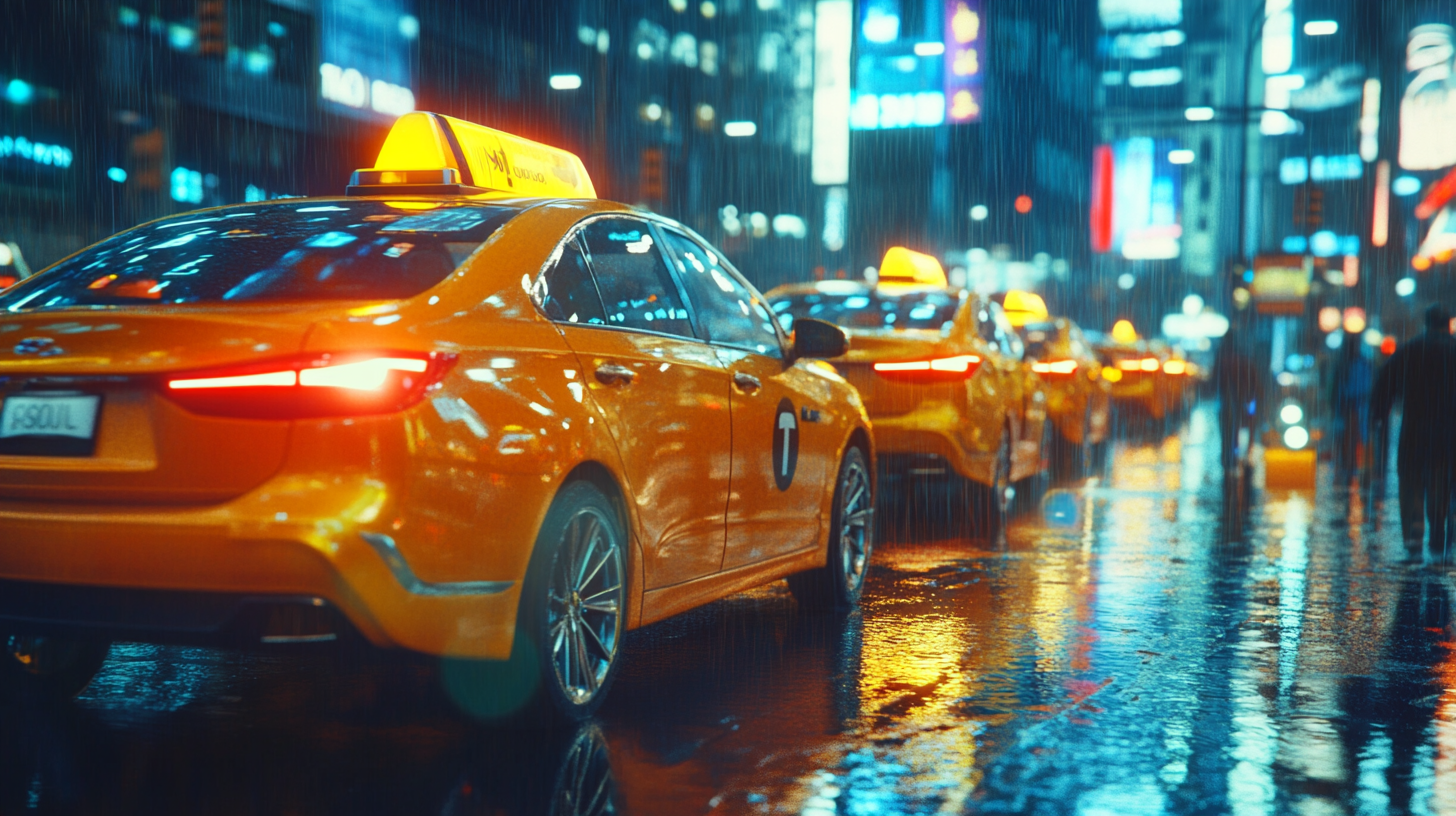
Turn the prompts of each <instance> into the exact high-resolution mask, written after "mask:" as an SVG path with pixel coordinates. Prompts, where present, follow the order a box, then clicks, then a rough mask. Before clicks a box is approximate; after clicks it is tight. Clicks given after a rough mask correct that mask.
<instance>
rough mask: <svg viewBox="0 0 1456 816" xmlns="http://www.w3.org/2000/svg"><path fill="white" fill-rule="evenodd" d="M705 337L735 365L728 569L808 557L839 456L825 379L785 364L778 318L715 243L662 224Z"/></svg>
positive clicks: (732, 376)
mask: <svg viewBox="0 0 1456 816" xmlns="http://www.w3.org/2000/svg"><path fill="white" fill-rule="evenodd" d="M659 231H660V233H661V235H662V236H663V242H664V243H665V244H666V245H667V247H668V249H669V250H670V252H671V255H672V256H673V260H674V265H675V268H676V270H677V273H678V276H679V278H680V279H681V281H682V283H683V287H684V289H685V290H686V291H687V294H688V298H689V299H690V301H691V303H692V306H693V310H694V313H695V317H696V318H697V323H698V329H699V333H700V334H702V335H704V336H705V337H707V339H708V341H709V342H710V343H712V344H713V347H714V349H715V350H716V351H717V354H718V357H719V359H721V360H722V361H723V363H724V365H725V366H726V367H727V369H728V376H729V379H730V383H731V400H732V407H733V477H732V490H731V492H730V494H729V499H728V544H727V549H726V553H725V555H724V560H723V569H725V570H729V569H733V568H735V567H742V566H746V565H749V564H754V563H758V562H761V561H764V560H767V559H770V558H774V557H775V556H780V555H786V554H789V553H793V552H798V551H802V550H804V549H807V548H809V547H812V546H814V545H815V544H817V543H818V540H819V524H820V516H821V514H822V512H823V510H824V508H823V506H822V505H823V504H824V499H823V497H824V495H825V481H824V480H825V478H826V474H827V473H830V472H833V471H832V470H831V468H832V467H833V466H834V464H835V463H833V462H831V461H830V460H831V458H832V457H833V456H834V454H835V452H836V451H837V450H838V443H839V440H838V439H836V438H834V436H835V434H836V433H837V431H836V429H837V427H838V426H837V424H834V423H830V422H827V421H826V420H828V418H829V417H830V413H829V410H828V406H825V405H823V404H822V401H823V397H822V396H821V395H822V394H823V393H824V392H825V388H824V381H823V380H822V379H821V378H819V377H817V376H815V375H814V374H811V373H810V372H808V371H806V370H805V369H804V368H803V367H802V366H794V365H786V364H785V353H784V348H783V344H782V342H781V338H780V335H779V333H778V331H777V329H776V328H775V321H774V317H773V314H772V312H771V311H769V309H768V307H767V304H765V303H764V302H763V299H762V296H761V295H759V294H758V293H757V292H755V291H754V290H753V289H752V288H751V287H750V286H749V285H748V284H747V283H746V282H744V280H743V279H742V277H741V276H739V275H738V273H737V272H735V271H734V270H732V269H731V268H730V267H729V266H728V264H727V263H726V262H725V261H724V259H723V258H722V256H721V255H720V254H719V253H717V252H716V251H714V250H713V249H712V248H711V247H709V246H707V245H705V244H703V243H701V242H699V241H697V240H696V239H694V238H691V237H689V236H687V235H686V234H684V233H681V232H678V231H676V230H673V229H671V228H665V227H662V226H661V225H659Z"/></svg>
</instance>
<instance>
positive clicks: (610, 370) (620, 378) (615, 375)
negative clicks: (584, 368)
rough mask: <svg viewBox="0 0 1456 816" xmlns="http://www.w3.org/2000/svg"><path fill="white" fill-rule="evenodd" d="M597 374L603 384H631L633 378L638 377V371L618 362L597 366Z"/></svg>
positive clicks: (598, 379)
mask: <svg viewBox="0 0 1456 816" xmlns="http://www.w3.org/2000/svg"><path fill="white" fill-rule="evenodd" d="M596 375H597V381H598V382H600V383H601V384H602V385H631V384H632V380H634V379H636V378H637V372H635V371H633V370H632V369H630V368H628V367H626V366H621V365H617V364H616V363H603V364H602V365H599V366H597V370H596Z"/></svg>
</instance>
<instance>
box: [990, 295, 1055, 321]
mask: <svg viewBox="0 0 1456 816" xmlns="http://www.w3.org/2000/svg"><path fill="white" fill-rule="evenodd" d="M1001 305H1002V308H1004V309H1005V310H1006V319H1007V320H1010V321H1011V325H1013V326H1016V327H1018V328H1019V327H1021V326H1025V325H1026V324H1027V323H1034V322H1037V321H1041V320H1046V319H1048V318H1049V317H1050V314H1049V313H1048V312H1047V306H1046V301H1045V300H1042V299H1041V295H1038V294H1036V293H1035V292H1026V291H1023V290H1020V289H1012V290H1011V291H1009V292H1007V293H1006V300H1005V302H1004V303H1002V304H1001Z"/></svg>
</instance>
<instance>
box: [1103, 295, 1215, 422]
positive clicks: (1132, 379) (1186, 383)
mask: <svg viewBox="0 0 1456 816" xmlns="http://www.w3.org/2000/svg"><path fill="white" fill-rule="evenodd" d="M1096 349H1097V352H1098V353H1099V354H1100V355H1101V356H1102V358H1103V361H1104V365H1105V368H1104V369H1103V376H1104V377H1105V378H1106V379H1107V380H1108V381H1109V382H1111V383H1112V398H1113V400H1115V401H1117V402H1120V403H1122V404H1124V405H1127V406H1129V407H1132V408H1134V409H1136V410H1139V411H1141V412H1143V413H1145V414H1146V415H1147V416H1150V417H1152V418H1153V419H1155V420H1159V421H1162V420H1164V419H1166V418H1169V417H1172V418H1177V416H1178V415H1179V414H1180V413H1181V412H1182V410H1183V409H1184V408H1185V407H1187V403H1188V401H1189V399H1191V397H1192V395H1193V391H1194V384H1195V383H1196V382H1197V378H1198V376H1199V373H1200V372H1199V369H1198V367H1197V366H1196V365H1194V364H1193V363H1191V362H1189V361H1188V360H1187V359H1185V358H1184V357H1183V355H1182V354H1181V353H1179V352H1178V351H1177V350H1176V349H1173V348H1170V347H1169V346H1168V345H1167V344H1166V343H1161V342H1157V341H1152V340H1147V339H1145V338H1142V337H1139V336H1138V333H1137V329H1136V328H1134V327H1133V325H1132V323H1131V321H1128V320H1119V321H1117V322H1116V323H1114V324H1113V326H1112V331H1111V332H1110V333H1109V334H1107V335H1104V336H1103V337H1102V338H1101V339H1100V341H1099V342H1097V343H1096Z"/></svg>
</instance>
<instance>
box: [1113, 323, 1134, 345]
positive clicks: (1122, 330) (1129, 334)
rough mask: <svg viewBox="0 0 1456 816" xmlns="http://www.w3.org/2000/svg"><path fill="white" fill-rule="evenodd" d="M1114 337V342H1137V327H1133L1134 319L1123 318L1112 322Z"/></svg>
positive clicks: (1129, 343) (1124, 343)
mask: <svg viewBox="0 0 1456 816" xmlns="http://www.w3.org/2000/svg"><path fill="white" fill-rule="evenodd" d="M1112 339H1113V341H1114V342H1117V343H1121V344H1123V345H1131V344H1132V343H1136V342H1137V339H1138V333H1137V329H1134V328H1133V327H1132V321H1131V320H1127V319H1123V320H1119V321H1117V322H1116V323H1113V324H1112Z"/></svg>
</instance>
